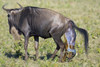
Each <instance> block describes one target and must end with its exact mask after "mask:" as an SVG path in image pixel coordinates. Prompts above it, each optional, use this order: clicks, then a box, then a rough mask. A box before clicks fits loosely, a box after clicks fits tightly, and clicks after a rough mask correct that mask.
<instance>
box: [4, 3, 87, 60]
mask: <svg viewBox="0 0 100 67" xmlns="http://www.w3.org/2000/svg"><path fill="white" fill-rule="evenodd" d="M18 5H19V6H20V8H15V9H6V8H5V6H6V4H5V5H3V7H2V8H3V9H4V10H5V11H6V12H7V14H8V24H9V32H10V33H11V28H12V27H15V28H16V29H17V30H18V33H19V34H23V35H24V38H25V43H24V48H25V60H26V59H27V58H28V55H27V46H28V40H29V37H31V36H34V40H35V50H36V58H37V57H38V45H39V44H38V42H39V37H42V38H44V39H46V38H50V37H52V38H53V39H54V41H55V43H56V45H57V47H56V49H55V51H54V53H53V55H52V56H51V58H53V57H54V56H55V55H56V53H57V52H58V50H59V49H61V53H60V59H59V61H62V58H63V51H64V48H65V46H64V45H65V44H64V43H63V41H62V40H61V37H62V35H63V34H65V33H67V32H68V30H69V29H70V31H71V32H73V31H74V29H77V30H79V31H80V32H81V33H82V34H83V35H84V39H85V50H86V52H87V46H88V33H87V31H86V30H84V29H81V28H78V27H77V26H76V25H75V24H74V22H73V21H72V20H71V19H69V18H66V17H64V16H63V15H62V14H60V13H58V12H56V11H53V10H50V9H46V8H39V7H31V6H28V7H22V6H21V5H20V4H18ZM70 31H69V32H70ZM73 34H75V33H73ZM75 36H76V35H75ZM75 36H72V37H75Z"/></svg>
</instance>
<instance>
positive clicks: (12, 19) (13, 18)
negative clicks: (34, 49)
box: [2, 3, 23, 40]
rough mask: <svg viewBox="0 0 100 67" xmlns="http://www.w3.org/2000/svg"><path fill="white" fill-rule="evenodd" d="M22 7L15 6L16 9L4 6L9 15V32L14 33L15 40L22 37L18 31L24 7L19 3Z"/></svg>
mask: <svg viewBox="0 0 100 67" xmlns="http://www.w3.org/2000/svg"><path fill="white" fill-rule="evenodd" d="M17 4H18V5H19V6H20V8H15V9H7V8H5V6H6V5H7V4H5V5H3V6H2V8H3V10H5V11H6V12H7V17H8V24H9V32H10V33H11V34H12V35H13V37H14V39H15V40H18V39H20V34H19V31H18V27H17V26H18V23H19V18H20V12H21V11H22V9H23V7H22V6H21V5H20V4H19V3H17Z"/></svg>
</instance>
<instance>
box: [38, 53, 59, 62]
mask: <svg viewBox="0 0 100 67" xmlns="http://www.w3.org/2000/svg"><path fill="white" fill-rule="evenodd" d="M51 56H52V54H51V53H48V54H46V56H40V57H39V58H40V59H41V60H44V59H45V58H46V59H47V60H49V59H51ZM55 57H58V55H56V56H55ZM55 57H54V58H55ZM54 58H53V59H52V60H54Z"/></svg>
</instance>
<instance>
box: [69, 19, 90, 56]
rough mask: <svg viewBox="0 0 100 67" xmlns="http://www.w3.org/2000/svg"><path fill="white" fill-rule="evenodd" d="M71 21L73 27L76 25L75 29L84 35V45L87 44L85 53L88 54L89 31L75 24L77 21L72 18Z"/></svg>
mask: <svg viewBox="0 0 100 67" xmlns="http://www.w3.org/2000/svg"><path fill="white" fill-rule="evenodd" d="M69 23H71V24H72V27H74V28H75V29H77V30H78V31H79V32H80V33H81V34H82V35H83V37H84V46H85V53H86V54H88V40H89V39H88V32H87V31H86V30H85V29H82V28H79V27H77V26H76V25H75V23H74V22H73V21H72V20H70V21H69Z"/></svg>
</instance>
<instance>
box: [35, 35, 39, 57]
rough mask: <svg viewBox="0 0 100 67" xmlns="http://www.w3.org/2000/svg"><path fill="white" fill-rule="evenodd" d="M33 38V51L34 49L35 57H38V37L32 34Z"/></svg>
mask: <svg viewBox="0 0 100 67" xmlns="http://www.w3.org/2000/svg"><path fill="white" fill-rule="evenodd" d="M34 40H35V46H34V48H35V51H36V54H35V55H36V59H38V47H39V37H38V36H34Z"/></svg>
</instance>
